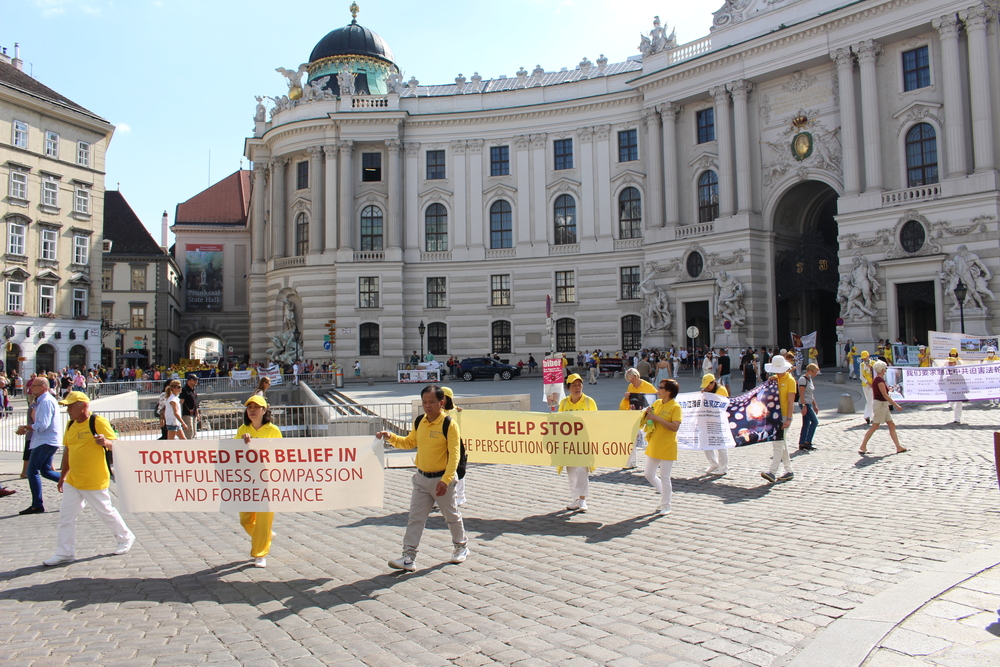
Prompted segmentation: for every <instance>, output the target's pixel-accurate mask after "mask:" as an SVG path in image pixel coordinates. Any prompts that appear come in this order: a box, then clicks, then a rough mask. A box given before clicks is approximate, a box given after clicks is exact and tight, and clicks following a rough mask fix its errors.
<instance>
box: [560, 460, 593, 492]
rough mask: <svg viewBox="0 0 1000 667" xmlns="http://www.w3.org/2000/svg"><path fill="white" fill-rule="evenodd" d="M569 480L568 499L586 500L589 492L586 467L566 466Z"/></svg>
mask: <svg viewBox="0 0 1000 667" xmlns="http://www.w3.org/2000/svg"><path fill="white" fill-rule="evenodd" d="M566 479H568V480H569V497H570V498H572V499H573V500H576V499H577V498H586V497H587V491H589V490H590V470H589V469H588V468H587V467H586V466H566Z"/></svg>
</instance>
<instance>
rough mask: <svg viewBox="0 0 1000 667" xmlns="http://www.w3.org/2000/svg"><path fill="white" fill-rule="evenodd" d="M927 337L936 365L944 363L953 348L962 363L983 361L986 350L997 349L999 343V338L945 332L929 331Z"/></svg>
mask: <svg viewBox="0 0 1000 667" xmlns="http://www.w3.org/2000/svg"><path fill="white" fill-rule="evenodd" d="M927 337H928V338H929V339H930V348H931V358H932V359H934V363H935V364H941V363H943V361H944V360H945V359H947V358H948V353H949V352H951V348H955V349H956V350H958V356H959V358H961V359H962V361H966V362H969V361H982V360H983V358H984V357H985V356H986V348H988V347H997V341H998V337H997V336H973V335H972V334H959V333H945V332H943V331H928V332H927Z"/></svg>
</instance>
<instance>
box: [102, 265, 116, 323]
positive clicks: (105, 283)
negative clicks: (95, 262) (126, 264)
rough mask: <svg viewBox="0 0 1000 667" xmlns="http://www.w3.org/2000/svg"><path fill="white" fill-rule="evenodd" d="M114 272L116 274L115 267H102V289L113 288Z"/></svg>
mask: <svg viewBox="0 0 1000 667" xmlns="http://www.w3.org/2000/svg"><path fill="white" fill-rule="evenodd" d="M114 274H115V270H114V267H111V266H105V267H104V268H103V269H101V289H102V290H110V289H112V287H111V285H112V284H113V282H114V278H113V276H114ZM108 319H111V318H108Z"/></svg>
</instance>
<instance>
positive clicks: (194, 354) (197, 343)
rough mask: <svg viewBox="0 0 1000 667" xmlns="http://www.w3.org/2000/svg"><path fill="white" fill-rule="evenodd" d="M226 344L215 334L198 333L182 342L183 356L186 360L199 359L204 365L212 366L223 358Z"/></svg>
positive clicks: (209, 332) (207, 332)
mask: <svg viewBox="0 0 1000 667" xmlns="http://www.w3.org/2000/svg"><path fill="white" fill-rule="evenodd" d="M225 344H226V342H225V341H224V340H223V339H222V336H220V335H219V334H217V333H214V332H212V331H200V332H198V333H193V334H191V335H190V336H188V338H187V340H186V341H185V342H184V355H185V358H187V359H200V360H203V361H204V362H205V363H206V365H209V366H214V365H215V364H217V363H219V361H220V360H221V359H223V358H225V354H226V348H225V347H224V346H225Z"/></svg>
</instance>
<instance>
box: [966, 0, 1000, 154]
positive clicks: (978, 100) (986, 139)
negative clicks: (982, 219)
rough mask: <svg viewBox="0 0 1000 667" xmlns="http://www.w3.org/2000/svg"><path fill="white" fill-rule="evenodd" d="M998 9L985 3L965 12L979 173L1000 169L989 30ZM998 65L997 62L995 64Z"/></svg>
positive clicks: (974, 148) (970, 91) (973, 123)
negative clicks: (995, 133) (999, 165)
mask: <svg viewBox="0 0 1000 667" xmlns="http://www.w3.org/2000/svg"><path fill="white" fill-rule="evenodd" d="M994 16H995V10H994V9H993V8H992V7H990V6H987V5H985V4H979V5H976V6H975V7H970V8H969V9H968V10H966V11H964V12H962V13H961V18H962V21H963V22H964V23H965V32H966V34H967V35H968V38H969V93H970V97H971V102H972V139H973V141H972V146H973V151H972V154H973V158H974V161H975V168H976V172H977V173H982V172H986V171H992V170H993V169H995V168H996V162H995V158H994V155H995V151H996V148H995V146H994V141H995V139H994V135H993V124H994V123H995V122H996V119H994V118H993V86H992V85H991V83H992V81H993V79H992V76H993V73H991V72H990V67H991V59H990V48H989V44H988V42H987V35H986V31H987V29H988V28H989V24H990V22H991V21H992V20H993V18H994ZM993 64H994V65H995V63H993Z"/></svg>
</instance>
